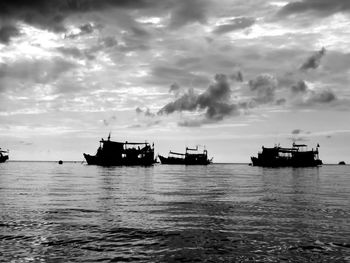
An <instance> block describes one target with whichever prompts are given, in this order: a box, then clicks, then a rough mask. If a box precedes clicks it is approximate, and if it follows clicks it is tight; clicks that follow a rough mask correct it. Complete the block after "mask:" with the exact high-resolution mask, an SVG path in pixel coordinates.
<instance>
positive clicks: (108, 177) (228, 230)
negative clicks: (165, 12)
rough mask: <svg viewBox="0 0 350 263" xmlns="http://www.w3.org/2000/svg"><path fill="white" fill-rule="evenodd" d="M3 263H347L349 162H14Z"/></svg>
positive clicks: (5, 183) (0, 196) (1, 194)
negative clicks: (306, 165) (311, 164)
mask: <svg viewBox="0 0 350 263" xmlns="http://www.w3.org/2000/svg"><path fill="white" fill-rule="evenodd" d="M0 262H350V166H349V165H345V166H344V165H343V166H340V165H324V166H322V167H318V168H274V169H272V168H261V167H252V166H248V165H247V164H212V165H208V166H183V165H173V166H170V165H160V164H156V165H154V166H152V167H99V166H89V165H86V164H83V163H80V162H64V163H63V164H62V165H59V164H58V163H56V162H14V161H12V162H11V161H9V162H6V163H2V164H0Z"/></svg>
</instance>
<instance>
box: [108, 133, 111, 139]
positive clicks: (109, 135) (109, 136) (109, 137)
mask: <svg viewBox="0 0 350 263" xmlns="http://www.w3.org/2000/svg"><path fill="white" fill-rule="evenodd" d="M110 139H111V132H109V134H108V141H109V140H110Z"/></svg>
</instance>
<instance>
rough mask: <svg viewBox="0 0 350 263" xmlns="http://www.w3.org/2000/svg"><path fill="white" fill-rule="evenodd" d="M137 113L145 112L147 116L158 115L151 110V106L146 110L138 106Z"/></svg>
mask: <svg viewBox="0 0 350 263" xmlns="http://www.w3.org/2000/svg"><path fill="white" fill-rule="evenodd" d="M135 111H136V113H137V114H144V115H145V116H146V117H152V118H153V117H155V116H156V115H155V114H154V113H153V112H151V110H150V109H149V108H146V110H142V109H141V108H140V107H137V108H136V109H135Z"/></svg>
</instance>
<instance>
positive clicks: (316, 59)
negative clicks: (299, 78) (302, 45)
mask: <svg viewBox="0 0 350 263" xmlns="http://www.w3.org/2000/svg"><path fill="white" fill-rule="evenodd" d="M325 53H326V49H325V48H324V47H323V48H322V49H321V50H319V51H317V52H316V53H315V54H313V55H312V56H311V57H309V58H308V59H307V60H306V61H305V62H304V63H303V65H301V67H300V70H308V69H316V68H318V67H319V65H320V63H321V59H322V57H323V56H324V55H325Z"/></svg>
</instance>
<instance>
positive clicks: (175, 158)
mask: <svg viewBox="0 0 350 263" xmlns="http://www.w3.org/2000/svg"><path fill="white" fill-rule="evenodd" d="M191 151H196V153H192V152H191ZM158 157H159V160H160V162H161V163H162V164H185V165H207V164H210V163H211V162H212V160H213V158H211V159H210V160H209V159H208V151H207V150H205V149H204V150H203V153H198V146H197V147H196V148H194V149H191V148H188V147H186V152H185V153H177V152H172V151H170V152H169V155H168V157H164V156H162V155H158Z"/></svg>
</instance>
